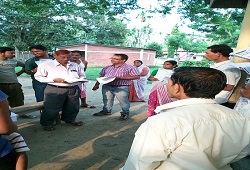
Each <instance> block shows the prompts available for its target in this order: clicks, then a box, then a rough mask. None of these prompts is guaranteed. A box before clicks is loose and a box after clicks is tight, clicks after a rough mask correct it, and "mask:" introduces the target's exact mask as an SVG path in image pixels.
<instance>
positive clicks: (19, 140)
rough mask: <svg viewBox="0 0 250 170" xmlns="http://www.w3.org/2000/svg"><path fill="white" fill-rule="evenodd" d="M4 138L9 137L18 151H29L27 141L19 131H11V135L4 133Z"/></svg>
mask: <svg viewBox="0 0 250 170" xmlns="http://www.w3.org/2000/svg"><path fill="white" fill-rule="evenodd" d="M2 137H3V138H5V139H8V140H9V141H10V143H11V145H12V146H13V148H14V149H15V151H16V152H26V151H29V150H30V149H29V147H28V146H27V144H26V143H25V141H24V139H23V137H22V135H20V134H19V133H16V132H14V133H11V134H10V135H2Z"/></svg>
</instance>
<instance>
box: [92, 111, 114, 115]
mask: <svg viewBox="0 0 250 170" xmlns="http://www.w3.org/2000/svg"><path fill="white" fill-rule="evenodd" d="M108 115H111V112H108V111H103V110H102V111H100V112H97V113H94V114H93V116H108Z"/></svg>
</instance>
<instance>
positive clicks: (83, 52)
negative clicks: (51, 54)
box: [71, 50, 85, 57]
mask: <svg viewBox="0 0 250 170" xmlns="http://www.w3.org/2000/svg"><path fill="white" fill-rule="evenodd" d="M71 52H72V53H78V54H80V55H81V56H82V57H84V56H85V51H80V50H74V51H71Z"/></svg>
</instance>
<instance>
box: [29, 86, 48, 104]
mask: <svg viewBox="0 0 250 170" xmlns="http://www.w3.org/2000/svg"><path fill="white" fill-rule="evenodd" d="M32 86H33V89H34V91H35V96H36V101H37V102H41V101H43V99H44V89H45V88H46V86H47V84H44V83H42V84H34V83H32Z"/></svg>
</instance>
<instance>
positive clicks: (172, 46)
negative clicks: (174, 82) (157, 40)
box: [165, 25, 186, 58]
mask: <svg viewBox="0 0 250 170" xmlns="http://www.w3.org/2000/svg"><path fill="white" fill-rule="evenodd" d="M185 38H186V35H185V34H184V33H181V32H180V31H179V29H178V25H175V26H174V28H173V29H172V31H171V34H169V35H167V36H166V37H165V44H166V45H167V49H168V58H173V57H174V54H175V53H176V51H177V50H178V48H180V47H181V44H183V42H182V41H183V40H184V39H185Z"/></svg>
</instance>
